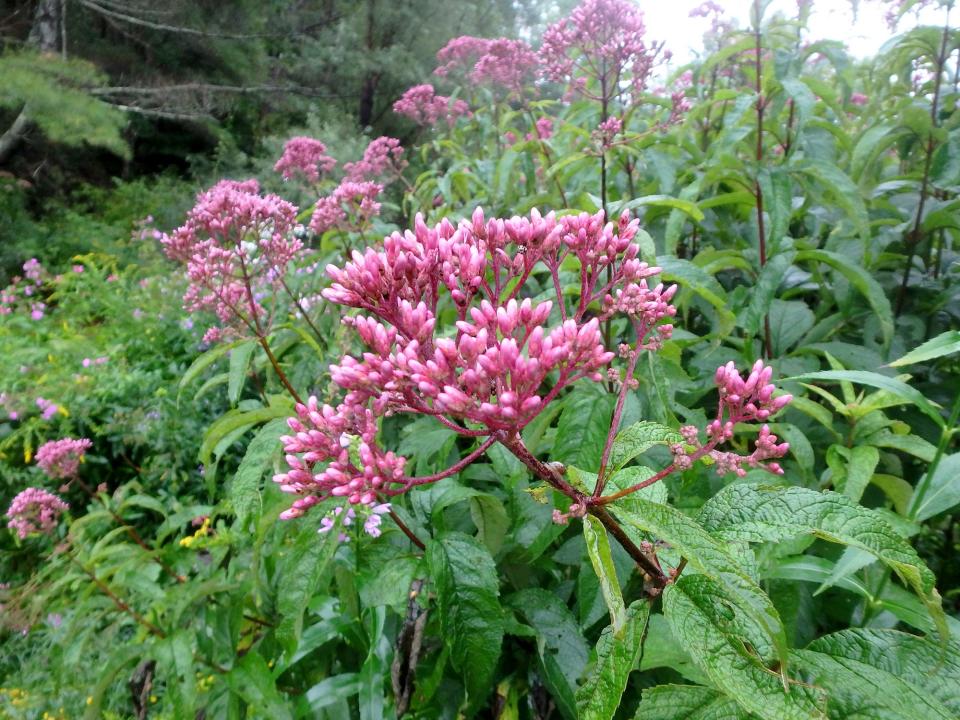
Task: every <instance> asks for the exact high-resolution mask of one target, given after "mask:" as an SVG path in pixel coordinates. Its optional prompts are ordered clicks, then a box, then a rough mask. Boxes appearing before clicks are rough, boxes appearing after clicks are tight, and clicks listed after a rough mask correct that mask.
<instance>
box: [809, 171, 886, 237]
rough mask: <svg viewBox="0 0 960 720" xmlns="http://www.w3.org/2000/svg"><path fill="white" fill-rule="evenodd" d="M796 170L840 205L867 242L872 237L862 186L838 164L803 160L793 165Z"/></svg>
mask: <svg viewBox="0 0 960 720" xmlns="http://www.w3.org/2000/svg"><path fill="white" fill-rule="evenodd" d="M792 169H793V170H794V171H795V172H799V173H802V174H804V175H806V176H808V177H810V178H811V179H813V180H814V181H815V187H816V185H819V186H820V189H821V190H822V191H825V193H826V194H828V195H829V196H830V198H831V200H832V201H833V202H835V203H836V204H837V205H839V206H840V207H841V208H842V209H843V210H844V212H845V213H846V214H847V217H848V218H850V221H851V222H852V223H853V225H854V227H855V228H856V231H857V234H858V235H859V236H860V237H861V238H863V240H864V241H865V242H866V241H868V240H869V238H870V228H869V216H868V215H867V207H866V205H865V204H864V202H863V198H862V197H861V195H860V188H859V187H857V185H856V184H855V183H854V182H853V181H852V180H851V179H850V178H849V177H848V176H847V175H846V173H844V172H843V170H841V169H840V168H839V167H837V166H836V165H832V164H830V163H826V162H814V161H812V160H802V161H799V162H797V163H795V164H794V165H793V168H792Z"/></svg>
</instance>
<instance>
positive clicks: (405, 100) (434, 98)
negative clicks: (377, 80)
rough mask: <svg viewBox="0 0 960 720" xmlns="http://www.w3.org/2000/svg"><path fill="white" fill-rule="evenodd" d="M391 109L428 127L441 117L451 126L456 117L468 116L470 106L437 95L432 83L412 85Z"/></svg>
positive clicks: (454, 122) (461, 101)
mask: <svg viewBox="0 0 960 720" xmlns="http://www.w3.org/2000/svg"><path fill="white" fill-rule="evenodd" d="M393 111H394V112H395V113H397V114H398V115H403V116H404V117H407V118H410V119H411V120H413V122H415V123H417V125H424V126H430V127H432V126H434V125H436V124H437V122H439V121H440V119H441V118H442V119H444V120H446V121H447V125H448V126H450V127H453V126H454V124H456V122H457V119H458V118H460V117H463V116H467V117H469V116H470V106H469V105H467V103H466V102H464V101H463V100H454V99H453V98H450V97H447V96H445V95H437V94H436V92H435V91H434V89H433V85H414V86H413V87H412V88H410V89H409V90H407V91H406V92H405V93H404V94H403V96H402V97H401V98H400V99H399V100H397V101H396V102H395V103H394V104H393Z"/></svg>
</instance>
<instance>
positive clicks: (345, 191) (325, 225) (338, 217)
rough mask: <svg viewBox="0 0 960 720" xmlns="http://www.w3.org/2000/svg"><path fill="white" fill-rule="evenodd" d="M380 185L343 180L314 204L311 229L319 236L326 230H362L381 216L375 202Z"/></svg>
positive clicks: (379, 191)
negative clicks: (376, 217)
mask: <svg viewBox="0 0 960 720" xmlns="http://www.w3.org/2000/svg"><path fill="white" fill-rule="evenodd" d="M381 192H383V185H381V184H380V183H375V182H367V181H363V182H355V181H352V180H344V181H343V182H341V183H340V185H338V186H337V187H336V189H335V190H334V191H333V192H332V193H330V194H329V195H327V196H326V197H322V198H320V199H319V200H317V204H316V206H315V207H314V209H313V216H312V217H311V218H310V229H311V230H312V231H313V232H315V233H317V234H318V235H319V234H322V233H325V232H326V231H327V230H346V231H350V230H361V229H363V228H365V227H367V226H368V225H369V224H370V221H371V220H372V219H373V218H374V217H375V216H377V215H379V214H380V203H379V202H378V198H379V197H380V193H381Z"/></svg>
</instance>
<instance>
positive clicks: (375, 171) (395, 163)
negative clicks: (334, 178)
mask: <svg viewBox="0 0 960 720" xmlns="http://www.w3.org/2000/svg"><path fill="white" fill-rule="evenodd" d="M406 166H407V161H406V160H404V159H403V147H401V145H400V141H399V140H397V139H396V138H392V137H378V138H377V139H376V140H372V141H371V142H370V144H369V145H367V149H366V150H364V151H363V159H362V160H358V161H357V162H355V163H346V164H345V165H344V166H343V169H344V170H345V171H346V173H347V176H346V180H347V181H350V182H355V183H361V182H365V181H371V180H386V181H388V182H390V181H393V180H395V179H396V178H398V177H399V176H400V173H401V172H403V169H404V168H405V167H406Z"/></svg>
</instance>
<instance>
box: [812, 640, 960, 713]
mask: <svg viewBox="0 0 960 720" xmlns="http://www.w3.org/2000/svg"><path fill="white" fill-rule="evenodd" d="M822 640H824V639H822ZM818 646H819V647H823V648H825V649H828V650H829V649H833V646H834V643H830V642H820V643H819V645H818ZM839 649H841V650H842V649H843V648H842V647H841V648H839ZM794 656H795V657H796V658H797V663H798V664H799V665H800V666H801V667H802V668H803V669H804V670H805V671H806V672H807V673H808V674H809V676H810V681H811V682H813V683H814V684H815V685H817V686H818V687H822V688H825V689H826V690H827V697H828V703H827V709H828V712H829V713H830V716H831V717H856V716H858V715H859V716H861V717H862V714H863V712H864V710H865V709H866V708H869V713H870V718H871V720H874V719H875V720H951V719H955V718H956V715H954V714H953V713H951V712H950V711H949V710H948V709H947V708H946V707H944V706H943V705H942V704H941V703H940V702H938V701H937V700H934V699H932V698H929V697H927V695H926V693H924V692H922V691H920V690H919V689H917V688H915V687H914V686H913V685H912V684H911V683H908V682H904V681H903V680H902V679H900V678H899V677H897V676H895V675H893V674H891V673H889V672H886V671H884V670H881V669H879V668H876V667H874V666H873V665H870V664H868V663H866V662H863V661H862V660H860V659H854V658H850V657H845V656H843V655H841V656H839V657H835V656H833V655H831V654H829V653H827V652H816V651H813V650H809V649H808V650H797V651H796V652H795V653H794ZM931 670H933V668H931Z"/></svg>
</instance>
